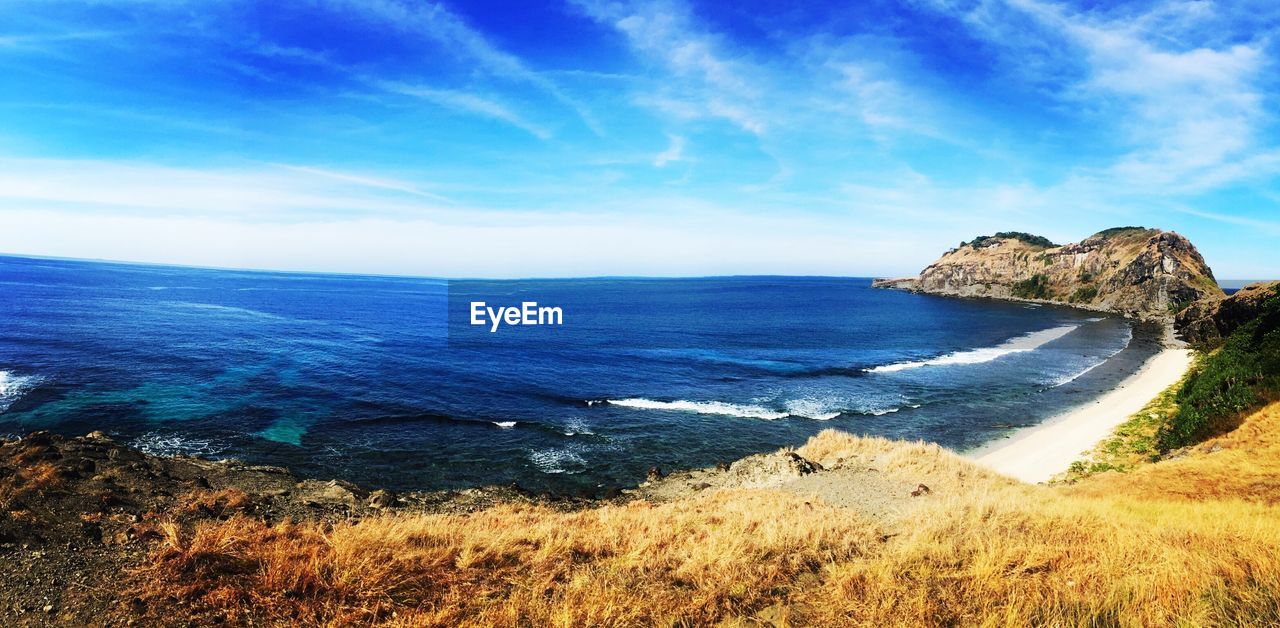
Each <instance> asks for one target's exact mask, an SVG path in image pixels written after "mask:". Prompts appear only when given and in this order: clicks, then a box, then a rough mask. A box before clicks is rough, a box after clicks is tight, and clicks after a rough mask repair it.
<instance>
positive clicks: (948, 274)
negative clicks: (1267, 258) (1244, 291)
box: [872, 227, 1223, 322]
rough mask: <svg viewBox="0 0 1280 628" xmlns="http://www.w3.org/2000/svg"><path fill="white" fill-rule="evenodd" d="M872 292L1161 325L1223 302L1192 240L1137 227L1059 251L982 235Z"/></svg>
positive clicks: (1031, 240) (1017, 238)
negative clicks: (1054, 308) (996, 302)
mask: <svg viewBox="0 0 1280 628" xmlns="http://www.w3.org/2000/svg"><path fill="white" fill-rule="evenodd" d="M872 285H873V286H874V287H879V288H898V289H903V290H910V291H913V292H922V293H927V294H939V295H951V296H962V297H990V298H998V299H1026V300H1031V301H1041V302H1047V303H1061V304H1069V305H1073V306H1076V307H1084V308H1089V309H1095V310H1099V311H1105V312H1114V313H1118V314H1122V315H1124V316H1129V317H1133V318H1138V319H1142V320H1150V321H1161V322H1166V321H1170V320H1172V319H1173V316H1174V313H1176V312H1177V311H1179V310H1181V309H1182V308H1185V307H1186V306H1188V305H1190V304H1192V303H1195V302H1197V301H1200V300H1203V299H1210V300H1214V299H1220V298H1221V297H1222V296H1223V295H1222V290H1221V288H1219V287H1218V284H1217V281H1215V280H1214V277H1213V271H1212V270H1210V269H1209V266H1208V265H1207V264H1205V262H1204V259H1203V258H1202V257H1201V256H1200V253H1199V252H1198V251H1197V250H1196V248H1195V246H1193V245H1192V244H1191V242H1190V241H1189V240H1187V239H1186V238H1185V237H1183V236H1181V235H1178V234H1177V233H1173V232H1169V231H1161V230H1159V229H1144V228H1141V227H1120V228H1116V229H1107V230H1106V231H1101V232H1099V233H1096V234H1094V235H1092V236H1090V237H1088V238H1085V239H1084V240H1082V241H1080V242H1079V243H1076V244H1065V245H1061V246H1058V245H1054V244H1053V243H1051V242H1049V241H1048V240H1045V239H1044V238H1040V237H1037V236H1031V235H1029V234H1024V233H1016V232H1009V233H999V234H996V235H995V236H989V237H988V236H984V237H980V238H977V239H975V240H973V241H971V242H965V243H962V244H961V245H960V246H959V247H957V248H954V249H951V250H950V251H947V252H946V253H945V254H944V255H943V256H942V257H941V258H939V259H938V260H937V261H936V262H934V263H932V264H930V265H929V266H928V267H926V268H925V269H924V270H923V271H921V272H920V275H919V276H918V277H909V278H902V279H881V280H876V281H875V282H874V283H873V284H872Z"/></svg>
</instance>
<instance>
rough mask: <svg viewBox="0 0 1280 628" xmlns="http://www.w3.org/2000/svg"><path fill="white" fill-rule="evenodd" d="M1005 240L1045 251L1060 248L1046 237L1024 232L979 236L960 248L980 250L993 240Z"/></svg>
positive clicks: (961, 244) (962, 244) (1003, 232)
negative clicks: (1011, 240) (1019, 242)
mask: <svg viewBox="0 0 1280 628" xmlns="http://www.w3.org/2000/svg"><path fill="white" fill-rule="evenodd" d="M1003 239H1013V240H1018V241H1021V242H1025V243H1026V244H1029V245H1031V246H1035V247H1040V248H1043V249H1050V248H1053V247H1055V246H1058V245H1056V244H1054V243H1053V241H1052V240H1050V239H1049V238H1046V237H1044V236H1038V235H1034V234H1030V233H1025V232H1022V231H1001V232H999V233H997V234H995V235H990V236H978V237H976V238H974V239H973V240H970V241H968V242H961V243H960V247H961V248H963V247H966V246H972V247H973V248H975V249H980V248H982V247H983V245H985V244H986V243H988V242H990V241H992V240H1003Z"/></svg>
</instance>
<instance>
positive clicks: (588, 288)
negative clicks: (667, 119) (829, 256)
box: [0, 256, 1160, 495]
mask: <svg viewBox="0 0 1280 628" xmlns="http://www.w3.org/2000/svg"><path fill="white" fill-rule="evenodd" d="M870 286H871V279H870V278H865V277H774V276H741V277H737V276H735V277H702V278H676V279H670V278H628V277H621V278H590V279H529V280H509V281H506V280H504V281H481V280H461V281H458V280H442V279H431V278H413V277H390V276H355V275H338V274H307V273H284V272H259V271H241V270H212V269H201V268H186V267H170V266H151V265H137V264H121V263H106V262H86V261H73V260H59V259H34V258H24V257H12V256H0V435H8V436H18V435H22V434H25V433H29V432H32V431H36V430H50V431H53V432H57V433H61V434H65V435H82V434H85V433H88V432H90V431H94V430H101V431H103V432H105V433H107V434H109V435H111V436H112V437H114V438H116V439H118V440H120V441H122V442H125V443H129V444H132V445H134V446H136V447H138V448H140V449H142V450H144V451H147V452H150V453H153V454H157V455H192V456H203V457H207V458H214V459H218V458H235V459H239V460H242V461H245V462H248V463H253V464H268V465H279V466H284V467H288V468H290V469H292V470H293V471H294V472H296V473H298V474H299V475H301V476H305V477H316V478H342V479H346V480H350V481H353V482H356V483H358V484H363V485H366V486H370V487H374V486H377V487H387V488H391V489H394V490H402V491H403V490H435V489H462V488H467V487H474V486H481V485H512V484H514V485H518V486H520V487H523V488H525V489H528V490H534V491H551V492H554V493H558V494H577V495H596V494H600V493H602V492H605V491H612V490H616V489H618V488H625V487H628V486H634V485H636V484H638V483H639V482H641V481H642V480H643V479H644V476H645V474H646V472H647V471H648V470H649V469H650V468H652V467H659V468H661V469H663V470H666V471H671V470H676V469H688V468H697V467H706V466H712V465H715V464H717V463H719V462H728V461H732V460H735V459H737V458H740V457H742V456H746V455H749V454H752V453H759V452H766V451H772V450H776V449H778V448H781V447H785V446H791V445H799V444H801V443H803V442H804V441H805V440H806V439H807V438H809V437H810V436H812V435H814V434H816V433H818V432H819V431H821V430H825V429H836V430H843V431H847V432H850V433H854V434H868V435H877V436H885V437H889V438H895V439H908V440H925V441H932V442H936V443H940V444H942V445H944V446H947V447H950V448H954V449H956V450H958V451H966V450H971V449H974V448H977V447H980V446H982V445H984V444H987V443H990V442H991V441H993V440H996V439H1000V438H1004V437H1007V436H1008V435H1009V434H1010V433H1011V432H1013V431H1014V430H1016V429H1018V428H1021V427H1025V426H1030V425H1034V424H1036V423H1038V422H1041V421H1044V420H1046V419H1048V418H1050V417H1052V416H1054V415H1056V414H1058V413H1060V412H1063V411H1065V410H1067V409H1069V408H1071V407H1074V406H1077V405H1080V404H1083V403H1086V402H1088V401H1090V400H1092V399H1094V398H1096V397H1097V396H1098V395H1100V394H1102V393H1103V392H1105V391H1107V390H1109V389H1111V388H1113V387H1114V386H1115V385H1116V384H1117V383H1118V382H1119V381H1120V380H1122V379H1124V378H1125V377H1127V376H1128V375H1130V374H1132V373H1133V372H1134V371H1136V370H1137V368H1138V367H1139V366H1140V365H1141V364H1142V363H1143V362H1144V361H1145V360H1146V359H1147V358H1148V357H1150V356H1151V355H1153V354H1154V353H1156V352H1157V351H1158V350H1159V337H1160V330H1159V329H1157V328H1154V327H1151V326H1147V325H1143V324H1139V323H1136V322H1134V321H1130V320H1126V319H1124V318H1121V317H1118V316H1112V315H1106V314H1101V313H1097V312H1090V311H1084V310H1077V309H1072V308H1067V307H1056V306H1050V305H1036V304H1027V303H1013V302H1003V301H994V300H984V299H958V298H946V297H937V296H929V295H919V294H911V293H907V292H901V291H896V290H882V289H873V288H871V287H870ZM481 302H483V303H485V304H486V305H485V306H483V307H482V308H481V309H480V312H481V313H482V314H483V313H485V312H487V310H485V309H484V307H493V306H500V307H515V308H523V305H522V304H524V303H537V304H538V307H547V308H551V307H554V308H558V310H559V313H560V318H559V320H552V319H551V317H550V316H548V317H547V319H546V320H545V321H544V324H542V325H536V324H516V325H512V324H507V322H508V319H507V318H505V317H501V316H499V319H500V322H502V323H503V324H502V325H500V326H499V327H498V328H497V329H496V330H494V328H493V327H492V325H491V324H490V323H489V321H488V319H487V318H486V319H485V320H484V321H483V324H479V325H476V324H473V323H474V322H475V320H473V319H474V315H475V312H474V311H473V308H472V306H473V304H475V303H481ZM512 320H516V321H517V322H520V323H525V322H526V320H525V319H524V317H523V309H521V316H519V317H517V318H516V319H512ZM528 322H531V323H536V322H538V321H537V319H536V317H535V318H531V319H528Z"/></svg>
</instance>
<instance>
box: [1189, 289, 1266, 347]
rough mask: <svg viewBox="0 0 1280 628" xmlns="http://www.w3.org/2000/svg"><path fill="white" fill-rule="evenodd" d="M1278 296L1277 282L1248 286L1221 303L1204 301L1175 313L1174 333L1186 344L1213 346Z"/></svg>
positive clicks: (1214, 300) (1216, 300)
mask: <svg viewBox="0 0 1280 628" xmlns="http://www.w3.org/2000/svg"><path fill="white" fill-rule="evenodd" d="M1275 296H1280V281H1261V282H1258V283H1253V284H1249V285H1247V286H1245V287H1243V288H1241V289H1240V290H1239V291H1237V292H1236V293H1235V294H1233V295H1231V296H1229V297H1227V298H1225V299H1204V300H1202V301H1198V302H1196V303H1193V304H1192V305H1191V306H1190V307H1188V308H1186V309H1184V310H1182V311H1181V312H1178V316H1177V320H1176V321H1175V324H1176V325H1177V328H1178V331H1180V332H1182V335H1183V337H1184V338H1185V339H1186V340H1187V341H1188V342H1194V343H1198V344H1205V345H1210V346H1212V345H1217V344H1219V343H1220V342H1221V341H1222V339H1223V338H1226V337H1227V336H1230V335H1231V332H1233V331H1235V329H1236V328H1237V327H1239V326H1241V325H1243V324H1245V323H1247V322H1249V321H1251V320H1253V319H1254V318H1255V317H1256V316H1258V312H1260V311H1261V310H1262V304H1263V303H1264V302H1265V301H1266V300H1267V299H1270V298H1272V297H1275Z"/></svg>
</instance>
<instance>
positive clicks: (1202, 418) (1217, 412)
mask: <svg viewBox="0 0 1280 628" xmlns="http://www.w3.org/2000/svg"><path fill="white" fill-rule="evenodd" d="M1277 391H1280V296H1273V297H1271V298H1270V299H1269V300H1268V301H1267V302H1266V303H1264V304H1263V306H1262V308H1261V312H1260V314H1259V315H1258V316H1257V317H1256V318H1254V319H1253V320H1252V321H1250V322H1248V323H1245V324H1244V325H1241V326H1240V327H1239V328H1237V329H1236V330H1235V331H1234V332H1232V334H1231V335H1230V336H1228V337H1227V340H1226V342H1225V343H1224V344H1223V345H1222V348H1221V349H1219V350H1218V351H1216V352H1214V353H1212V354H1210V355H1209V356H1208V357H1207V358H1205V360H1204V362H1203V364H1202V365H1201V367H1200V368H1198V369H1197V370H1196V371H1195V372H1193V373H1192V374H1191V375H1190V376H1189V377H1188V379H1187V382H1186V384H1184V385H1183V387H1182V389H1181V390H1180V391H1178V396H1177V401H1178V412H1177V414H1175V415H1174V417H1173V419H1172V420H1171V421H1170V422H1169V424H1168V425H1167V426H1165V428H1164V429H1163V430H1161V432H1160V438H1159V440H1160V447H1161V449H1162V450H1164V451H1168V450H1170V449H1175V448H1178V447H1185V446H1187V445H1191V444H1193V443H1196V442H1199V441H1200V440H1203V439H1205V438H1207V437H1209V436H1213V435H1215V434H1220V433H1222V432H1225V431H1227V430H1229V429H1232V428H1234V427H1235V426H1236V423H1237V419H1238V418H1239V416H1240V415H1241V413H1243V412H1245V411H1247V410H1252V409H1254V408H1257V407H1259V406H1261V405H1263V404H1264V403H1266V402H1267V401H1269V400H1271V399H1273V398H1274V397H1275V396H1276V393H1277Z"/></svg>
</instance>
